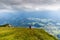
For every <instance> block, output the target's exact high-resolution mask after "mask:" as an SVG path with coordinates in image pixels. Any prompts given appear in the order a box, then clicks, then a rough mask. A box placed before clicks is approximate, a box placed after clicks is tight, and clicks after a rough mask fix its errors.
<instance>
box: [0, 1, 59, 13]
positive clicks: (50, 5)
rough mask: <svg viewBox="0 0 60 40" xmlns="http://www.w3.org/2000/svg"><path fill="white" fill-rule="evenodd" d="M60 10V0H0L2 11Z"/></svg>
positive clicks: (0, 9)
mask: <svg viewBox="0 0 60 40" xmlns="http://www.w3.org/2000/svg"><path fill="white" fill-rule="evenodd" d="M22 9H23V10H30V11H31V10H36V11H39V10H60V0H0V11H1V12H3V11H4V12H6V11H7V12H9V11H12V10H22Z"/></svg>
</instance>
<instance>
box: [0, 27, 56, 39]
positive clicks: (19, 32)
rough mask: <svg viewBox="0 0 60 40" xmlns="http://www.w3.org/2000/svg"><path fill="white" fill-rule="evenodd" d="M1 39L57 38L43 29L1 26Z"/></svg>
mask: <svg viewBox="0 0 60 40" xmlns="http://www.w3.org/2000/svg"><path fill="white" fill-rule="evenodd" d="M0 40H57V39H56V38H55V37H53V36H52V35H49V34H48V33H47V32H45V31H44V30H42V29H31V30H30V29H28V28H4V27H3V28H0Z"/></svg>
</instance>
